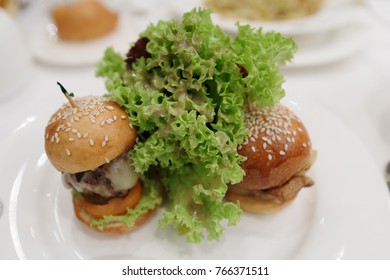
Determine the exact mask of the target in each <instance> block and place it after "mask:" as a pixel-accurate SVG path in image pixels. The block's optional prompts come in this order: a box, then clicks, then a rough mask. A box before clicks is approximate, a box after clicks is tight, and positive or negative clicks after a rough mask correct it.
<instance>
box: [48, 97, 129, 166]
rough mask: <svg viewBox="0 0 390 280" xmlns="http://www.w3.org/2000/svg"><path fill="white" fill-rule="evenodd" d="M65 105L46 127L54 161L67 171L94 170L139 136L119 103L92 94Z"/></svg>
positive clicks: (49, 155) (123, 150)
mask: <svg viewBox="0 0 390 280" xmlns="http://www.w3.org/2000/svg"><path fill="white" fill-rule="evenodd" d="M74 101H75V102H76V104H77V107H76V108H73V107H72V106H71V105H70V103H67V104H65V105H63V106H62V107H61V108H60V109H59V110H58V111H57V112H56V113H55V114H54V115H53V116H52V117H51V119H50V121H49V123H48V125H47V126H46V130H45V149H46V154H47V157H48V159H49V160H50V162H51V163H52V164H53V165H54V167H55V168H56V169H57V170H58V171H61V172H63V173H76V172H82V171H86V170H92V169H95V168H96V167H98V166H100V165H102V164H104V163H108V162H110V161H111V160H112V159H114V158H116V157H118V156H119V155H121V154H123V153H124V152H126V151H128V150H129V149H131V148H132V147H133V145H134V143H135V140H136V138H137V132H136V130H135V129H134V128H133V127H132V126H131V124H130V123H129V120H128V116H127V114H126V112H125V111H124V110H123V109H122V108H121V107H120V106H119V105H118V104H117V103H115V102H113V101H109V100H106V99H104V98H102V97H96V96H93V97H92V96H88V97H84V98H80V99H75V100H74Z"/></svg>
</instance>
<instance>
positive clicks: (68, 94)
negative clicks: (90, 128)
mask: <svg viewBox="0 0 390 280" xmlns="http://www.w3.org/2000/svg"><path fill="white" fill-rule="evenodd" d="M57 85H59V86H60V88H61V91H62V93H63V94H64V95H65V97H66V98H67V99H68V100H69V103H70V105H71V106H72V107H73V108H76V107H77V105H76V103H75V102H74V100H73V99H72V97H74V95H73V93H72V92H71V93H69V92H68V91H67V90H66V89H65V88H64V86H63V85H61V84H60V83H59V82H57Z"/></svg>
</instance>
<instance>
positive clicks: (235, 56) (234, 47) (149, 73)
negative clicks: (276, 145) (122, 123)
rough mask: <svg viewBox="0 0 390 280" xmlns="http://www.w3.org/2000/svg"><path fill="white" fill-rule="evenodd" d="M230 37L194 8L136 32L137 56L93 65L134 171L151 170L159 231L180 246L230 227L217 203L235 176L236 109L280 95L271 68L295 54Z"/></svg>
mask: <svg viewBox="0 0 390 280" xmlns="http://www.w3.org/2000/svg"><path fill="white" fill-rule="evenodd" d="M237 28H238V33H237V36H236V37H235V38H231V36H230V35H229V34H227V33H225V32H224V31H222V30H221V28H220V27H219V26H217V25H214V24H213V23H212V21H211V17H210V11H209V10H204V9H194V10H192V11H190V12H188V13H185V14H184V15H183V17H182V18H181V19H177V20H170V21H160V22H158V23H157V24H151V25H150V26H149V27H148V28H147V29H146V30H145V31H144V32H143V33H141V34H140V38H147V44H146V51H147V54H148V55H147V56H141V57H137V59H135V60H134V59H132V60H131V64H130V65H126V57H125V56H123V55H121V54H119V53H116V52H115V51H114V50H113V49H111V48H109V49H107V50H106V52H105V54H104V57H103V59H102V60H101V61H100V62H99V63H98V65H97V72H96V73H97V75H98V76H100V77H103V78H104V79H105V85H106V88H107V91H108V93H107V96H108V97H109V98H111V99H112V100H114V101H116V102H117V103H118V104H119V105H121V106H122V107H123V108H124V109H125V110H126V111H127V112H128V113H129V118H130V122H131V123H132V124H133V125H134V126H136V127H137V128H138V133H139V141H138V142H137V144H136V145H135V147H134V148H133V150H132V151H130V156H131V157H132V159H133V166H134V168H135V170H136V171H137V172H139V173H145V172H147V171H148V170H149V169H150V168H155V167H156V168H159V169H160V173H161V179H162V181H163V184H164V186H165V189H166V191H167V194H168V200H169V201H168V203H167V207H166V208H165V209H164V211H163V218H162V220H161V221H160V226H161V227H166V226H173V227H175V228H177V230H178V232H179V233H181V234H184V235H185V236H186V237H187V240H188V241H189V242H200V241H201V240H202V239H203V238H205V237H207V238H208V239H219V238H220V236H221V235H222V232H223V228H224V226H225V225H226V224H227V225H235V224H236V223H237V222H238V220H239V217H240V214H241V209H240V208H239V205H237V204H233V203H227V202H225V201H224V195H225V193H226V190H227V187H228V185H229V184H231V183H237V182H240V181H241V180H242V178H243V176H244V171H243V170H242V168H241V167H240V163H241V162H242V161H243V158H242V157H241V156H240V155H239V154H238V152H237V146H238V145H239V144H241V143H242V142H243V140H244V137H245V136H246V135H247V133H248V131H247V129H246V128H245V125H244V110H243V109H244V107H245V106H247V105H248V102H255V103H257V104H258V106H259V107H263V106H273V105H274V104H275V103H276V102H278V101H279V100H280V99H281V98H282V97H283V96H284V90H283V88H282V84H283V82H284V80H283V76H282V74H281V73H280V67H281V66H282V65H284V64H285V63H286V62H287V61H288V60H290V59H291V58H292V57H293V53H294V52H295V50H296V44H295V43H294V41H293V40H292V39H290V38H285V37H283V36H281V35H280V34H278V33H263V32H262V30H261V29H259V30H254V29H252V28H250V27H249V26H240V25H238V26H237ZM144 41H145V40H144Z"/></svg>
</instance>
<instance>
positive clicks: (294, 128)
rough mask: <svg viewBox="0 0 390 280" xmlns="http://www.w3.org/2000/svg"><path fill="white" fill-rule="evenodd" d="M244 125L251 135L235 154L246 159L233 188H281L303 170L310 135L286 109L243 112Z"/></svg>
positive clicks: (308, 158) (308, 156)
mask: <svg viewBox="0 0 390 280" xmlns="http://www.w3.org/2000/svg"><path fill="white" fill-rule="evenodd" d="M245 122H246V126H247V127H248V129H249V131H250V133H249V135H248V136H247V138H246V139H245V140H244V143H243V144H242V145H240V146H239V148H238V149H239V151H238V152H239V154H241V155H242V156H244V157H245V159H246V160H245V161H244V162H243V164H242V165H241V166H242V168H243V169H244V171H245V173H246V175H245V177H244V179H243V181H242V182H240V183H238V184H236V185H234V186H235V187H240V188H244V189H248V190H263V189H269V188H272V187H276V186H281V185H283V184H284V183H286V182H287V181H288V180H289V179H290V178H291V177H292V176H294V175H295V174H297V173H298V172H299V171H302V169H304V168H305V166H306V165H307V162H308V161H309V160H310V154H311V142H310V138H309V134H308V132H307V130H306V128H305V126H304V125H303V123H302V122H301V121H300V120H299V118H298V117H297V116H296V115H295V114H294V113H293V112H292V111H290V110H289V109H288V108H287V107H286V106H284V105H282V104H276V105H275V106H274V107H273V108H272V109H270V108H263V109H261V110H251V111H249V112H246V114H245Z"/></svg>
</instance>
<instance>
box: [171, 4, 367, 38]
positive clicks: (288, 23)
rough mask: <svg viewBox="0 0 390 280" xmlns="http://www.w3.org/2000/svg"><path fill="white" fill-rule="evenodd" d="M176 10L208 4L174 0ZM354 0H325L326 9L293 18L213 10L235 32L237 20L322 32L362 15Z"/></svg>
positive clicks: (304, 32) (293, 31)
mask: <svg viewBox="0 0 390 280" xmlns="http://www.w3.org/2000/svg"><path fill="white" fill-rule="evenodd" d="M170 2H171V6H172V10H174V11H176V16H180V15H181V14H182V13H183V12H186V11H189V10H191V9H192V8H194V7H205V5H204V1H203V0H187V1H175V0H171V1H170ZM352 3H353V0H325V1H324V6H323V7H322V9H321V10H320V11H319V12H317V13H316V14H314V15H311V16H307V17H304V18H299V19H292V20H279V21H262V20H247V19H243V18H227V17H225V16H223V15H222V14H219V13H216V12H215V13H213V14H212V17H213V20H214V22H215V23H216V24H218V25H219V26H221V28H222V29H224V30H225V31H227V32H229V33H232V34H235V33H236V30H237V28H236V22H237V21H239V22H240V23H241V24H249V25H251V26H253V27H255V28H259V27H261V28H263V30H265V31H278V32H280V33H282V34H284V35H288V36H296V35H307V34H313V33H321V32H325V31H329V30H332V29H336V28H339V27H342V26H344V25H346V24H347V23H348V22H349V21H350V20H351V19H353V18H356V16H357V15H359V14H360V12H361V8H360V7H359V6H358V5H352Z"/></svg>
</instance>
